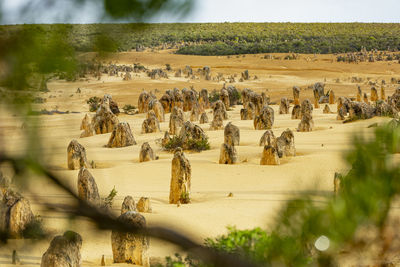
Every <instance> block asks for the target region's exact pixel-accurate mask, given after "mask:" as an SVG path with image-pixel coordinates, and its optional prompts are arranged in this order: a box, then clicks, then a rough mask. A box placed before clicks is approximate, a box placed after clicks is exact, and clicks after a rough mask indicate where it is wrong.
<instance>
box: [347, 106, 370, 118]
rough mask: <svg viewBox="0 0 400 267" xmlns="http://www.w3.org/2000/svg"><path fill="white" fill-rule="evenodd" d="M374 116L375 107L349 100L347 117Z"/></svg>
mask: <svg viewBox="0 0 400 267" xmlns="http://www.w3.org/2000/svg"><path fill="white" fill-rule="evenodd" d="M374 116H375V108H374V107H373V106H371V105H368V104H367V103H363V102H350V109H349V119H350V120H365V119H370V118H372V117H374Z"/></svg>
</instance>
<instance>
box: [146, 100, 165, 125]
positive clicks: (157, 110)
mask: <svg viewBox="0 0 400 267" xmlns="http://www.w3.org/2000/svg"><path fill="white" fill-rule="evenodd" d="M150 110H152V111H154V115H155V116H156V118H157V120H158V121H159V122H164V121H165V114H164V108H163V106H162V105H161V103H160V101H158V100H157V99H152V100H151V101H150V102H149V111H150Z"/></svg>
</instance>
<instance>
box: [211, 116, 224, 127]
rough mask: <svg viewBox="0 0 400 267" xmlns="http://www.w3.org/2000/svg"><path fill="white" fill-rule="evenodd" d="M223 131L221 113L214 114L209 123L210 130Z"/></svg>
mask: <svg viewBox="0 0 400 267" xmlns="http://www.w3.org/2000/svg"><path fill="white" fill-rule="evenodd" d="M222 129H224V121H223V116H222V114H221V113H216V114H214V118H213V120H212V121H211V125H210V130H222Z"/></svg>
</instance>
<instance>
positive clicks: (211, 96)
mask: <svg viewBox="0 0 400 267" xmlns="http://www.w3.org/2000/svg"><path fill="white" fill-rule="evenodd" d="M219 96H220V93H219V92H218V91H217V90H215V89H214V90H213V91H212V92H211V93H210V94H209V96H208V100H209V101H210V103H215V102H217V101H218V100H219Z"/></svg>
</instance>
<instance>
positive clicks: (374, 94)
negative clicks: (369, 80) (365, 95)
mask: <svg viewBox="0 0 400 267" xmlns="http://www.w3.org/2000/svg"><path fill="white" fill-rule="evenodd" d="M378 99H379V97H378V91H377V90H376V88H375V87H374V86H372V87H371V101H372V102H375V101H378Z"/></svg>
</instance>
